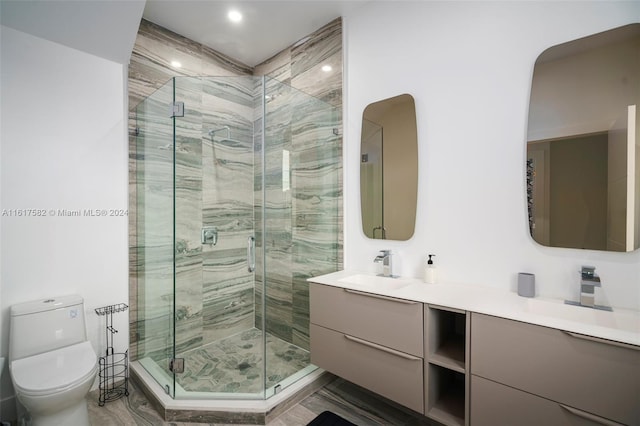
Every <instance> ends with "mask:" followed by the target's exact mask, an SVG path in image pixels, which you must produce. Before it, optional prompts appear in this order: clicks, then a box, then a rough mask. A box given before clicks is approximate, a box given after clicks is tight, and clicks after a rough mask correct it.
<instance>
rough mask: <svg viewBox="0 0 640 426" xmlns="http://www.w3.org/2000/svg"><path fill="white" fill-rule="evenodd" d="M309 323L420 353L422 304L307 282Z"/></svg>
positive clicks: (412, 352) (411, 352)
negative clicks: (308, 290) (308, 283)
mask: <svg viewBox="0 0 640 426" xmlns="http://www.w3.org/2000/svg"><path fill="white" fill-rule="evenodd" d="M310 304H311V322H312V323H314V324H318V325H321V326H323V327H326V328H330V329H332V330H337V331H341V332H343V333H346V334H349V335H351V336H357V337H360V338H362V339H365V340H368V341H370V342H374V343H378V344H380V345H383V346H387V347H389V348H393V349H397V350H399V351H402V352H406V353H408V354H411V355H415V356H418V357H422V356H423V352H424V349H423V346H424V345H423V341H422V339H423V319H422V313H423V308H422V303H419V302H412V301H407V300H402V299H393V298H390V297H385V296H378V295H375V294H370V293H364V292H359V291H352V290H346V289H343V288H338V287H331V286H326V285H321V284H314V283H311V285H310Z"/></svg>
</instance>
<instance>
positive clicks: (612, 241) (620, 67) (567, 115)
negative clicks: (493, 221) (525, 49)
mask: <svg viewBox="0 0 640 426" xmlns="http://www.w3.org/2000/svg"><path fill="white" fill-rule="evenodd" d="M639 106H640V24H631V25H627V26H624V27H620V28H616V29H613V30H610V31H606V32H603V33H599V34H595V35H592V36H589V37H585V38H582V39H578V40H575V41H571V42H568V43H564V44H561V45H558V46H554V47H551V48H549V49H547V50H546V51H544V52H543V53H542V54H541V55H540V56H539V57H538V59H537V61H536V64H535V68H534V72H533V81H532V83H531V99H530V104H529V125H528V135H527V164H526V168H527V172H526V175H527V178H526V179H527V180H526V182H527V184H526V186H527V188H526V191H527V200H528V217H529V232H530V234H531V236H532V237H533V239H534V240H535V241H537V242H538V243H540V244H542V245H545V246H549V247H566V248H581V249H591V250H605V251H621V252H628V251H633V250H635V249H637V248H638V247H640V126H639V124H640V120H639V108H638V107H639Z"/></svg>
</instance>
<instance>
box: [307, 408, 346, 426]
mask: <svg viewBox="0 0 640 426" xmlns="http://www.w3.org/2000/svg"><path fill="white" fill-rule="evenodd" d="M307 426H357V425H355V424H353V423H351V422H350V421H348V420H345V419H343V418H342V417H340V416H339V415H337V414H334V413H332V412H331V411H323V412H322V413H320V414H319V415H318V417H316V418H315V419H313V420H311V422H310V423H309V424H307Z"/></svg>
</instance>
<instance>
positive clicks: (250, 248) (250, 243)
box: [247, 235, 256, 272]
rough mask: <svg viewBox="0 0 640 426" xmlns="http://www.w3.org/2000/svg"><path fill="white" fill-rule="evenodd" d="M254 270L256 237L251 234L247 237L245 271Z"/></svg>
mask: <svg viewBox="0 0 640 426" xmlns="http://www.w3.org/2000/svg"><path fill="white" fill-rule="evenodd" d="M255 270H256V239H255V238H254V237H253V235H251V236H250V237H249V238H247V271H249V272H253V271H255Z"/></svg>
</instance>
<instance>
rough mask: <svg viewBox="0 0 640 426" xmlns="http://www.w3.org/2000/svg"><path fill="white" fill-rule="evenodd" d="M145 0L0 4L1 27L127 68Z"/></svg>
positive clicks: (51, 0)
mask: <svg viewBox="0 0 640 426" xmlns="http://www.w3.org/2000/svg"><path fill="white" fill-rule="evenodd" d="M143 8H144V0H127V1H111V0H89V1H87V0H84V1H83V0H80V1H79V0H0V23H2V25H4V26H6V27H10V28H13V29H15V30H18V31H22V32H24V33H27V34H31V35H34V36H36V37H40V38H43V39H45V40H49V41H52V42H55V43H59V44H62V45H65V46H67V47H71V48H73V49H77V50H81V51H83V52H86V53H90V54H92V55H95V56H99V57H101V58H105V59H109V60H111V61H115V62H119V63H121V64H128V63H129V58H130V57H131V51H132V50H133V45H134V43H135V41H136V34H137V33H138V26H139V24H140V18H141V16H142V11H143Z"/></svg>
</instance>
